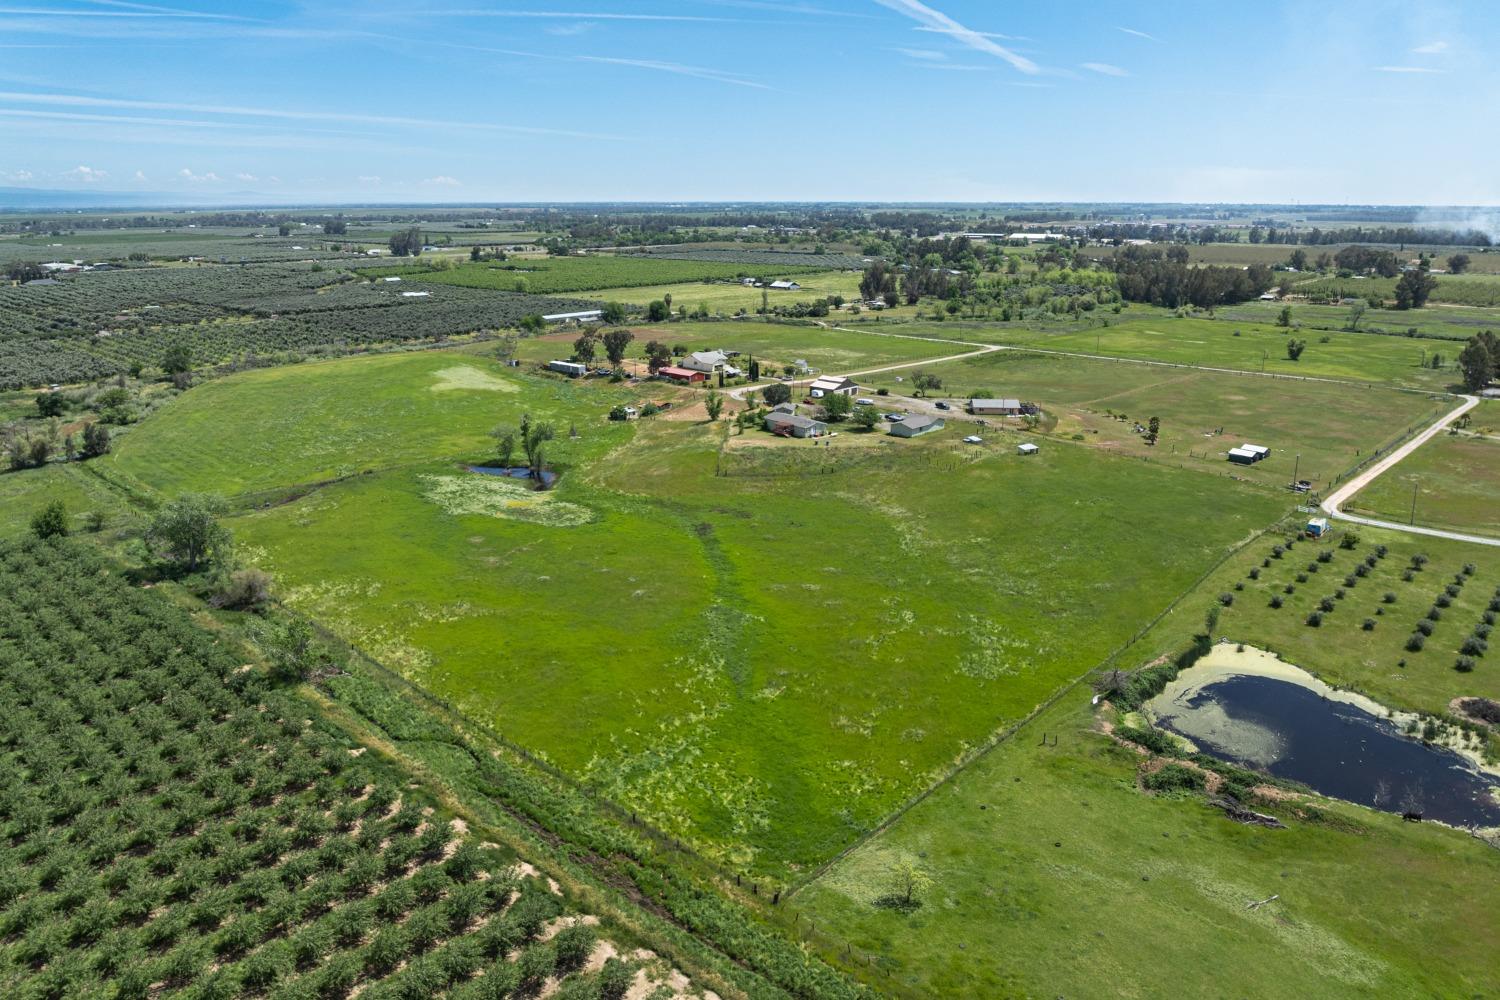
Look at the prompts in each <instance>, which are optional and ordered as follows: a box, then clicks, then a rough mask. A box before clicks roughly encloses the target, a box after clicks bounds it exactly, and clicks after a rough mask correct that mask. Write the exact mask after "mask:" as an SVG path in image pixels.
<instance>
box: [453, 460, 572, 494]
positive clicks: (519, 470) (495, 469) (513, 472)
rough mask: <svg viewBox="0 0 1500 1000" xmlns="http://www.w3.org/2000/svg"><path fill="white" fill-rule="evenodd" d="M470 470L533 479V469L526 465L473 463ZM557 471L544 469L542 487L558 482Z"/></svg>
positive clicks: (486, 474) (485, 474) (548, 487)
mask: <svg viewBox="0 0 1500 1000" xmlns="http://www.w3.org/2000/svg"><path fill="white" fill-rule="evenodd" d="M468 469H469V471H470V472H477V473H479V474H480V475H481V476H504V477H506V478H507V479H532V478H533V477H532V475H531V470H530V469H528V468H527V467H526V466H524V465H514V466H510V467H509V468H506V467H502V466H498V465H471V466H469V467H468ZM557 475H558V474H557V473H556V472H553V471H552V470H551V469H543V470H542V489H545V490H550V489H551V488H552V487H553V486H554V485H556V483H557Z"/></svg>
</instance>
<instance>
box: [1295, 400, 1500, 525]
mask: <svg viewBox="0 0 1500 1000" xmlns="http://www.w3.org/2000/svg"><path fill="white" fill-rule="evenodd" d="M1463 400H1464V401H1463V403H1462V405H1460V406H1459V407H1458V408H1457V409H1455V410H1453V411H1452V412H1451V413H1448V414H1446V415H1444V416H1443V417H1441V418H1439V419H1438V421H1437V422H1436V423H1434V424H1433V425H1432V426H1431V427H1429V428H1427V429H1426V430H1425V431H1423V432H1422V433H1420V434H1418V435H1417V436H1416V437H1414V438H1412V439H1411V440H1410V441H1408V442H1406V443H1405V444H1403V445H1402V446H1401V447H1399V448H1397V449H1396V450H1395V451H1393V452H1391V453H1390V454H1389V455H1387V456H1386V457H1385V458H1383V459H1381V460H1380V461H1378V462H1376V463H1375V464H1374V465H1372V466H1370V467H1369V468H1368V469H1366V470H1365V471H1363V472H1361V473H1360V474H1359V475H1357V476H1355V477H1354V478H1353V479H1351V480H1349V481H1348V482H1347V483H1345V484H1344V485H1343V486H1340V487H1339V488H1338V489H1337V490H1335V491H1334V492H1333V493H1332V494H1330V495H1329V496H1328V498H1327V499H1326V500H1324V501H1323V511H1324V513H1326V514H1327V515H1328V516H1329V517H1334V518H1338V519H1339V520H1340V521H1350V522H1352V523H1354V524H1367V525H1370V526H1371V527H1375V528H1389V529H1391V530H1392V531H1404V532H1406V533H1408V534H1412V535H1427V536H1429V537H1431V538H1447V539H1451V540H1453V541H1455V542H1472V543H1474V544H1476V545H1493V546H1497V547H1500V538H1486V537H1484V536H1483V535H1467V534H1464V533H1463V532H1461V531H1443V530H1442V529H1440V528H1423V527H1419V526H1417V525H1414V524H1397V523H1396V522H1394V521H1381V520H1378V519H1376V518H1373V517H1362V516H1361V515H1359V514H1346V513H1344V511H1343V510H1342V509H1341V508H1342V507H1343V505H1344V504H1345V503H1347V502H1348V501H1349V499H1350V498H1351V497H1353V496H1354V495H1355V494H1356V493H1358V492H1359V491H1360V490H1362V489H1364V488H1365V487H1366V486H1369V485H1370V484H1371V483H1373V482H1374V481H1375V480H1376V479H1379V478H1380V477H1381V476H1382V475H1384V474H1385V473H1387V472H1389V471H1390V470H1391V468H1393V467H1394V466H1395V465H1396V464H1397V463H1398V462H1400V461H1401V460H1402V459H1404V458H1406V457H1407V456H1408V455H1410V454H1411V453H1412V452H1414V451H1416V450H1417V449H1418V448H1420V447H1422V445H1424V444H1426V443H1427V442H1428V441H1431V440H1432V439H1433V438H1434V437H1436V436H1437V435H1439V434H1441V433H1443V432H1444V431H1445V430H1447V428H1448V425H1449V424H1451V423H1453V421H1455V420H1457V419H1458V418H1459V417H1461V416H1463V415H1464V414H1465V413H1468V412H1469V411H1470V410H1472V409H1473V408H1474V407H1476V406H1478V405H1479V398H1478V397H1477V396H1464V397H1463Z"/></svg>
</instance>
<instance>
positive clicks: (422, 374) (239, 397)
mask: <svg viewBox="0 0 1500 1000" xmlns="http://www.w3.org/2000/svg"><path fill="white" fill-rule="evenodd" d="M625 399H627V396H626V395H625V394H624V393H623V392H620V391H617V390H613V389H611V388H610V387H607V386H601V387H598V388H597V389H596V388H594V387H588V388H584V387H582V386H579V385H576V384H573V383H570V382H566V381H563V380H553V379H542V380H534V379H533V378H532V377H529V376H524V375H520V374H518V373H516V372H515V371H514V370H513V369H505V368H502V367H501V366H500V365H499V364H498V363H497V362H495V361H493V360H491V359H485V358H481V357H476V356H474V355H472V354H470V355H465V354H454V353H449V352H446V351H444V352H431V351H429V352H422V353H414V354H397V355H384V356H379V357H370V358H346V359H341V360H337V361H329V362H319V363H312V364H303V365H296V366H292V367H286V368H268V369H262V370H260V371H255V372H248V373H244V374H241V375H236V376H233V377H230V378H225V379H220V380H217V381H214V382H209V383H206V384H204V385H202V386H199V387H198V388H196V389H194V390H193V391H192V392H190V393H188V394H186V395H185V396H184V397H183V398H182V399H181V400H180V401H179V402H178V403H177V404H175V405H174V406H173V407H171V408H170V411H169V412H168V413H165V414H163V415H162V417H161V418H160V419H151V420H147V421H145V422H143V423H142V424H141V425H140V426H138V427H136V428H133V429H132V430H131V431H130V432H129V433H128V434H125V435H122V436H121V437H120V438H119V440H118V441H117V443H116V446H115V449H114V452H113V454H111V455H110V456H109V457H108V458H107V459H105V460H104V461H105V462H106V463H107V465H106V466H105V467H106V468H107V469H108V470H109V471H110V472H112V473H115V474H121V475H123V476H125V477H126V478H127V479H128V480H130V481H133V482H135V483H138V484H143V485H144V486H146V487H148V488H150V489H152V490H155V491H157V492H159V493H161V494H164V495H167V496H172V495H176V494H178V493H184V492H214V493H220V494H223V495H225V496H234V495H238V494H242V493H248V492H255V491H261V490H270V489H275V488H279V487H291V486H297V485H302V484H310V483H317V482H322V481H325V480H330V479H336V478H340V477H344V476H350V475H355V474H358V473H361V472H365V471H367V470H374V469H385V468H390V467H392V466H397V465H404V464H411V463H420V462H427V461H431V460H432V459H433V458H451V459H455V460H461V459H476V458H482V457H483V456H484V455H486V454H487V453H488V452H489V451H490V449H491V447H492V444H493V442H491V441H490V439H489V437H488V433H489V431H490V429H491V428H493V427H494V426H495V425H497V424H500V423H502V422H505V421H508V422H509V423H511V424H515V423H516V422H518V421H519V420H520V417H521V415H522V413H523V412H525V411H527V410H529V411H530V412H531V413H532V415H533V417H535V418H537V419H543V420H550V421H552V422H553V423H554V424H556V425H558V426H559V427H560V429H561V430H562V431H564V432H566V429H567V426H568V424H569V423H570V422H580V423H581V422H583V421H600V420H602V419H603V415H604V414H605V413H607V412H608V410H609V409H610V408H611V407H612V406H614V405H615V404H616V403H617V402H621V401H623V400H625ZM572 451H573V443H572V442H571V441H570V440H569V439H568V437H567V435H566V433H563V434H561V435H560V436H559V440H557V441H556V442H554V443H553V445H552V446H551V449H550V454H552V456H553V461H554V462H566V461H568V460H570V456H571V452H572Z"/></svg>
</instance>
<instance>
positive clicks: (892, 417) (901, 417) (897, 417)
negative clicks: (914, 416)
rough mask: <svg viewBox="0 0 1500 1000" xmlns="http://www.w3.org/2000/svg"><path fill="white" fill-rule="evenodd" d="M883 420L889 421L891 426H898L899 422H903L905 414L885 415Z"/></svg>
mask: <svg viewBox="0 0 1500 1000" xmlns="http://www.w3.org/2000/svg"><path fill="white" fill-rule="evenodd" d="M885 419H887V420H889V421H890V422H891V423H893V424H898V423H900V422H901V421H903V420H905V419H906V414H904V413H887V414H886V415H885Z"/></svg>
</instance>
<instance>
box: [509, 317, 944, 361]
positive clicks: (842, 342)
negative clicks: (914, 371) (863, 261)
mask: <svg viewBox="0 0 1500 1000" xmlns="http://www.w3.org/2000/svg"><path fill="white" fill-rule="evenodd" d="M631 330H632V332H634V333H635V341H634V342H633V343H632V344H631V347H630V350H629V351H628V352H627V356H629V357H644V356H645V347H646V344H648V343H649V342H651V341H652V340H660V341H662V342H664V343H666V344H669V345H671V346H673V347H679V346H680V347H683V348H685V349H686V350H688V351H708V350H718V349H723V350H726V351H739V352H740V354H741V355H743V357H742V358H741V359H739V360H741V361H743V362H744V363H745V364H748V363H749V358H750V357H751V356H754V357H756V358H759V359H760V360H761V361H762V362H763V363H769V364H776V365H778V366H779V365H784V364H790V363H791V362H793V361H795V360H798V359H801V360H803V361H806V362H807V363H808V365H809V366H810V367H813V368H817V369H819V370H820V371H828V372H847V371H861V370H863V369H867V368H879V367H882V366H885V365H895V364H901V363H903V362H907V361H921V360H923V359H924V358H938V357H951V356H952V355H955V354H963V353H965V352H966V351H967V350H968V348H965V347H962V346H958V345H954V344H941V343H935V342H931V341H926V340H920V339H914V338H905V337H873V336H868V335H866V334H863V333H849V332H845V331H841V330H832V329H825V328H821V327H814V326H801V325H796V326H794V325H790V324H779V323H761V322H757V321H753V320H751V321H745V322H735V323H672V324H670V325H666V326H656V327H652V326H639V327H631ZM577 337H578V334H577V332H576V331H569V332H566V333H557V334H549V335H547V336H544V337H537V338H532V339H528V340H523V341H521V343H520V347H519V349H518V351H517V355H516V356H517V357H519V358H522V359H524V360H528V361H538V362H543V361H549V360H551V359H553V358H559V357H563V358H565V357H569V356H570V355H571V353H572V348H573V341H574V340H576V339H577ZM741 367H743V365H742V366H741Z"/></svg>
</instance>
